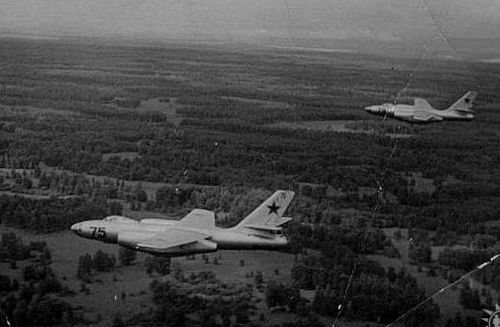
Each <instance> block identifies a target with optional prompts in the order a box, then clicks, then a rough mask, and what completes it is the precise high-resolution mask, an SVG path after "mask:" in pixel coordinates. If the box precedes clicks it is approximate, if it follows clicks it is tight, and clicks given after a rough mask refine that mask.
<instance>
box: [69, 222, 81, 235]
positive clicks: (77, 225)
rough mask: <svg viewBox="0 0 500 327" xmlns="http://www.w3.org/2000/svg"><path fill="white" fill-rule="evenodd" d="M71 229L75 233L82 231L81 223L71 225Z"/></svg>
mask: <svg viewBox="0 0 500 327" xmlns="http://www.w3.org/2000/svg"><path fill="white" fill-rule="evenodd" d="M71 231H72V232H73V233H75V234H79V233H80V232H81V228H80V224H74V225H73V226H71Z"/></svg>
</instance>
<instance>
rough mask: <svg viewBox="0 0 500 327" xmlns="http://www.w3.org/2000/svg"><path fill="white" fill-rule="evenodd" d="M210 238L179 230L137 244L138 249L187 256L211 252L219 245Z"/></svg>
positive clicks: (159, 234) (165, 231)
mask: <svg viewBox="0 0 500 327" xmlns="http://www.w3.org/2000/svg"><path fill="white" fill-rule="evenodd" d="M208 238H210V236H208V235H205V234H202V233H197V232H193V231H187V230H183V229H177V228H169V229H167V230H164V231H161V232H159V233H156V234H155V235H154V236H153V237H150V238H147V239H144V240H142V241H139V242H137V244H136V246H135V247H136V249H137V250H140V251H144V252H149V253H154V254H165V255H172V256H175V255H185V254H189V253H192V252H211V251H215V250H216V249H217V244H216V243H214V242H211V241H209V240H208Z"/></svg>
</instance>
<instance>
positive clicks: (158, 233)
mask: <svg viewBox="0 0 500 327" xmlns="http://www.w3.org/2000/svg"><path fill="white" fill-rule="evenodd" d="M293 196H294V192H292V191H276V192H275V193H274V194H273V195H272V196H271V197H270V198H269V199H267V200H266V201H264V203H262V204H261V205H260V206H259V207H258V208H257V209H255V210H254V211H253V212H252V213H251V214H249V215H248V216H247V217H246V218H245V219H243V220H242V221H241V222H240V223H239V224H237V225H236V226H234V227H232V228H219V227H216V226H215V213H214V212H213V211H208V210H202V209H194V210H193V211H191V212H190V213H189V214H187V215H186V216H185V217H184V218H182V219H181V220H164V219H143V220H140V221H137V220H134V219H131V218H127V217H123V216H109V217H106V218H104V219H102V220H88V221H84V222H80V223H77V224H74V225H73V226H71V230H72V231H73V232H74V233H75V234H77V235H79V236H81V237H84V238H88V239H93V240H99V241H103V242H106V243H117V244H119V245H121V246H123V247H127V248H130V249H133V250H136V251H143V252H147V253H151V254H155V255H164V256H169V257H175V256H184V255H188V254H195V253H206V252H214V251H217V250H218V249H232V250H244V249H250V250H256V249H265V250H275V249H280V248H283V247H285V246H286V245H287V244H288V241H287V239H286V237H285V236H284V235H283V228H282V225H283V224H285V223H287V222H289V221H290V220H292V219H291V218H288V217H283V214H284V212H285V210H286V209H287V208H288V206H289V205H290V202H291V201H292V199H293Z"/></svg>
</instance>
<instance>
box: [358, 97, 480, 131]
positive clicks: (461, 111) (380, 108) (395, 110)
mask: <svg viewBox="0 0 500 327" xmlns="http://www.w3.org/2000/svg"><path fill="white" fill-rule="evenodd" d="M476 95H477V92H472V91H470V92H467V93H465V94H464V95H463V96H462V97H461V98H460V99H458V101H456V102H455V103H454V104H452V105H451V106H450V107H449V108H447V109H444V110H439V109H434V108H433V107H432V106H431V105H430V104H429V102H427V100H425V99H422V98H415V102H414V104H413V106H411V105H406V104H391V103H384V104H382V105H374V106H368V107H366V108H365V110H366V111H367V112H369V113H372V114H376V115H383V116H386V115H387V116H389V117H394V118H397V119H400V120H404V121H408V122H411V123H429V122H436V121H443V120H471V119H472V118H474V111H472V110H471V109H472V102H473V101H474V99H475V98H476Z"/></svg>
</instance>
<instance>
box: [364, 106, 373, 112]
mask: <svg viewBox="0 0 500 327" xmlns="http://www.w3.org/2000/svg"><path fill="white" fill-rule="evenodd" d="M365 110H366V111H368V112H374V111H375V106H368V107H365Z"/></svg>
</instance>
